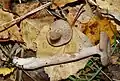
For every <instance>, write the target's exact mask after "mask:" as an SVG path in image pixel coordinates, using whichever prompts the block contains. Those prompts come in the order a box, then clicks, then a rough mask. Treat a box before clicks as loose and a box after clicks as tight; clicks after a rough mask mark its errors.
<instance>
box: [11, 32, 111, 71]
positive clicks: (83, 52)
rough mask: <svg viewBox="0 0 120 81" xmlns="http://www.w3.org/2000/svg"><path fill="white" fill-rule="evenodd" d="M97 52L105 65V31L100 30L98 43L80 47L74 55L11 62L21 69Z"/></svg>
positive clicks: (108, 44) (106, 44) (106, 55)
mask: <svg viewBox="0 0 120 81" xmlns="http://www.w3.org/2000/svg"><path fill="white" fill-rule="evenodd" d="M95 54H98V55H100V57H101V62H102V64H103V65H104V66H105V65H107V64H108V63H109V55H110V41H109V38H108V36H107V34H106V33H104V32H101V34H100V43H99V44H98V45H96V46H92V47H87V48H83V49H81V50H80V51H79V52H78V53H74V55H70V54H59V55H56V56H52V57H50V58H43V59H42V58H35V57H31V58H18V57H14V58H13V63H14V64H16V66H22V68H23V69H36V68H41V67H46V66H52V65H57V64H63V63H69V62H73V61H77V60H80V59H83V58H86V57H89V56H92V55H95Z"/></svg>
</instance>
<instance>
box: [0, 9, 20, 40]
mask: <svg viewBox="0 0 120 81" xmlns="http://www.w3.org/2000/svg"><path fill="white" fill-rule="evenodd" d="M13 17H14V15H13V14H11V13H8V12H4V11H3V10H1V9H0V24H1V27H0V30H2V29H5V28H4V26H3V25H4V24H6V23H8V22H9V21H11V20H13ZM0 40H1V42H2V41H4V40H6V41H7V40H17V41H21V42H22V38H21V34H20V32H19V28H18V27H17V25H14V26H13V27H11V28H10V29H8V30H5V31H3V32H0Z"/></svg>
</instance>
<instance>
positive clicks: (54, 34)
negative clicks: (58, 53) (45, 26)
mask: <svg viewBox="0 0 120 81" xmlns="http://www.w3.org/2000/svg"><path fill="white" fill-rule="evenodd" d="M72 35H73V31H72V28H71V26H70V24H69V23H68V22H67V21H65V20H61V19H60V20H56V21H55V22H53V23H52V24H51V26H50V30H49V31H48V33H47V36H46V37H47V41H48V43H49V44H50V45H52V46H61V45H65V44H67V43H68V42H69V41H70V40H71V38H72ZM58 36H59V37H58Z"/></svg>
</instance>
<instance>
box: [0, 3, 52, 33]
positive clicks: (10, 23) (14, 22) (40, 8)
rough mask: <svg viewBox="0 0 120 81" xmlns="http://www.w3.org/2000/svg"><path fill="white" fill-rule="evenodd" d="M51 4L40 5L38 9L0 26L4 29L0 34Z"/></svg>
mask: <svg viewBox="0 0 120 81" xmlns="http://www.w3.org/2000/svg"><path fill="white" fill-rule="evenodd" d="M51 4H52V3H51V2H48V3H46V4H44V5H41V6H40V7H38V8H35V9H33V10H32V11H30V12H28V13H26V14H25V15H23V16H20V17H18V18H16V19H14V20H12V21H10V22H8V23H5V24H2V25H1V26H2V27H4V29H2V30H0V32H3V31H5V30H7V29H9V28H11V27H12V26H14V25H15V24H16V23H18V22H20V21H22V20H24V19H26V18H27V17H28V16H30V15H32V14H34V13H36V12H38V11H40V10H42V9H44V8H46V7H48V6H50V5H51Z"/></svg>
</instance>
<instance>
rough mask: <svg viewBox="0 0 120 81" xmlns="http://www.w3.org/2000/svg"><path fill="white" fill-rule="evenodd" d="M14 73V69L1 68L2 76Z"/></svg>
mask: <svg viewBox="0 0 120 81" xmlns="http://www.w3.org/2000/svg"><path fill="white" fill-rule="evenodd" d="M13 71H14V68H0V74H2V75H3V76H6V75H8V74H10V73H11V72H13Z"/></svg>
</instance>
